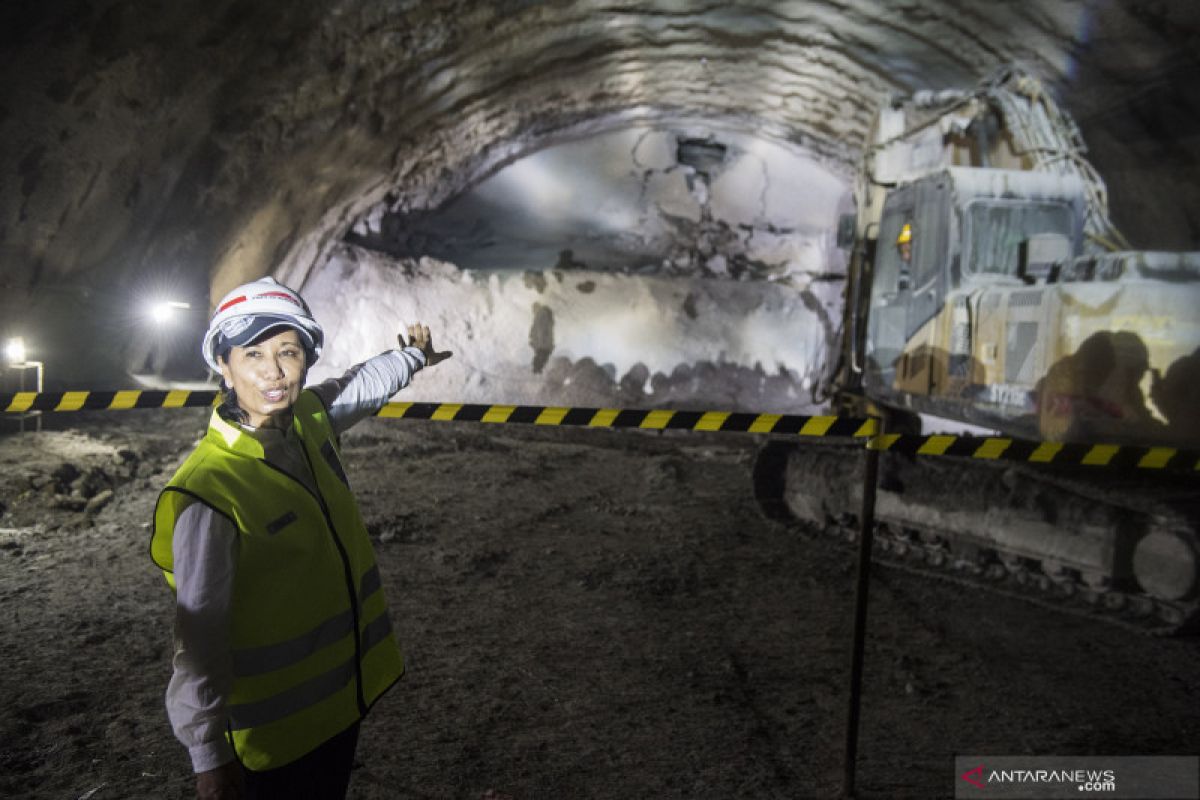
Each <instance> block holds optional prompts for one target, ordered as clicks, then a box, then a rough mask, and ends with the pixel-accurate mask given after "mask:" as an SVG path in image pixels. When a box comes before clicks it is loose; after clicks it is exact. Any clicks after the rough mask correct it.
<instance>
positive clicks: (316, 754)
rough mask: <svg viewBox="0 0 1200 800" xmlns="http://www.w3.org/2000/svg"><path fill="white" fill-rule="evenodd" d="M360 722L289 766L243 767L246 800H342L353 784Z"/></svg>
mask: <svg viewBox="0 0 1200 800" xmlns="http://www.w3.org/2000/svg"><path fill="white" fill-rule="evenodd" d="M358 725H359V723H357V722H356V723H354V724H353V725H351V726H350V727H349V728H347V729H346V730H344V731H342V732H341V733H339V734H338V735H337V736H334V737H333V738H332V739H330V740H329V741H327V742H325V743H324V744H322V745H321V746H320V747H318V748H317V749H316V750H313V751H312V752H311V753H309V754H308V755H306V756H303V757H301V758H298V759H296V760H295V761H293V762H292V763H291V764H287V765H286V766H282V767H279V768H278V769H268V770H264V771H262V772H255V771H253V770H248V769H243V770H242V773H243V774H244V775H245V778H246V800H342V798H344V797H345V796H346V789H347V788H348V787H349V786H350V769H351V767H353V766H354V750H355V748H356V747H357V746H358Z"/></svg>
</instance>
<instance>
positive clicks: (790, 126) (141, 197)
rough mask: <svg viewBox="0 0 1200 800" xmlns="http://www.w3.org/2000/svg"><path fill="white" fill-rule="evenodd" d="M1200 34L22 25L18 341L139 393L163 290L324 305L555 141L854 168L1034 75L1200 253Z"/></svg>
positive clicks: (2, 306) (1188, 23)
mask: <svg viewBox="0 0 1200 800" xmlns="http://www.w3.org/2000/svg"><path fill="white" fill-rule="evenodd" d="M1198 16H1200V12H1198V11H1197V7H1196V4H1194V3H1188V2H1172V3H1162V2H1135V0H1122V1H1120V2H1112V3H1103V4H1096V3H1090V2H1082V0H1080V2H1065V3H1064V2H1046V3H1035V2H1029V3H992V2H983V0H979V1H978V2H968V1H967V0H931V1H929V2H919V3H918V2H888V3H882V4H881V3H877V2H867V0H848V1H847V2H837V3H834V2H823V1H821V0H813V1H812V2H790V3H780V2H766V1H765V0H764V2H747V3H742V4H738V6H737V7H736V8H734V7H731V6H729V5H727V4H718V3H709V4H701V3H677V2H651V3H646V2H638V3H632V2H629V3H616V4H613V3H607V4H596V3H590V2H562V3H558V2H556V3H529V2H520V1H518V0H512V2H493V3H479V2H415V1H410V2H362V1H361V0H354V1H351V0H325V1H323V2H316V1H315V0H309V1H305V0H288V1H287V2H282V1H280V2H273V1H272V0H260V1H259V2H253V3H249V2H231V1H230V0H224V1H222V0H216V1H215V2H214V1H213V0H207V1H206V2H203V3H200V2H195V0H172V2H157V3H146V2H134V1H133V0H78V1H77V2H70V1H69V0H61V1H60V2H54V1H53V0H40V1H35V0H7V2H5V3H3V4H2V5H0V42H2V53H0V59H2V64H3V68H2V70H0V137H2V138H0V140H2V141H3V142H4V147H3V148H0V175H3V176H4V187H5V191H4V192H2V193H0V254H2V259H3V260H2V262H0V263H2V265H3V266H2V267H0V269H2V277H0V281H2V285H3V287H4V289H3V298H2V299H0V314H2V318H3V324H2V327H3V328H4V330H3V331H0V333H8V332H10V331H16V330H20V331H22V332H24V333H25V334H26V335H27V337H28V338H30V339H31V340H34V341H36V342H38V343H39V346H40V347H41V348H42V349H43V350H46V351H49V352H55V353H57V354H58V356H59V357H60V358H63V359H67V358H68V355H67V354H69V353H71V352H77V351H80V350H86V351H87V358H86V362H87V364H86V366H87V369H85V368H84V366H85V365H84V363H83V360H82V359H76V362H72V366H71V367H69V368H64V369H62V370H59V374H60V375H62V374H63V373H64V372H65V373H66V374H68V375H71V376H72V380H74V378H75V377H76V376H79V378H78V381H76V382H77V383H83V382H85V381H84V378H83V377H82V376H84V375H85V374H86V373H88V372H89V370H90V372H91V373H92V374H93V375H107V376H108V383H109V384H112V383H120V382H121V381H120V379H119V378H115V377H113V372H114V370H113V369H112V367H113V366H114V365H113V364H106V363H105V359H106V358H107V355H106V353H107V351H108V350H110V349H113V350H115V349H116V348H108V347H103V346H101V347H97V345H96V342H101V343H104V342H107V341H109V340H110V337H111V340H112V341H117V340H125V339H130V338H134V339H136V338H137V336H138V334H136V333H132V331H134V325H135V322H136V321H135V320H132V319H130V318H128V316H129V313H130V312H129V309H130V307H131V304H133V303H134V298H135V297H136V296H137V293H138V292H148V291H150V290H152V289H155V288H157V287H160V286H170V287H172V289H173V290H174V291H178V290H179V287H183V290H185V291H186V290H191V291H193V292H196V294H197V296H198V295H199V294H200V293H201V292H211V293H215V294H220V293H221V292H223V291H224V290H226V289H227V288H229V287H230V286H232V285H234V284H235V283H237V282H239V281H242V280H245V279H249V278H252V277H256V276H259V275H262V274H266V273H274V274H276V275H278V276H279V277H281V278H282V279H284V280H285V281H290V282H292V283H294V284H299V283H301V282H303V280H304V279H306V278H307V277H308V276H309V274H310V273H311V272H312V270H313V269H314V267H317V268H320V267H321V266H322V265H324V264H325V263H326V259H327V256H328V254H329V253H330V252H331V249H332V248H333V247H334V245H336V244H337V243H338V242H339V241H341V240H342V238H343V237H344V236H345V234H346V233H347V232H348V231H349V230H350V229H351V227H352V226H353V225H354V224H355V222H356V221H357V220H358V219H359V218H360V217H361V216H362V215H363V214H364V213H365V212H366V211H368V210H369V209H371V208H373V207H375V206H377V204H379V203H380V202H381V201H383V200H384V199H385V198H386V199H387V202H388V207H389V208H390V209H393V210H399V211H407V210H415V209H422V208H431V207H434V206H436V205H438V204H439V203H440V202H442V201H444V200H446V199H447V198H450V197H453V196H454V195H455V194H456V193H458V192H460V191H461V190H463V189H464V188H465V187H469V186H471V185H473V184H475V183H476V182H478V181H479V180H480V179H481V178H482V177H484V176H486V175H487V174H489V173H490V172H491V171H494V170H495V169H496V168H498V167H499V166H501V165H503V164H505V163H508V162H511V161H512V160H514V159H517V158H520V157H521V156H523V155H526V154H529V153H532V152H535V151H537V150H539V149H541V148H544V147H546V146H549V145H551V144H554V143H557V142H560V141H565V140H570V139H578V138H582V137H586V136H589V135H591V134H594V133H597V132H601V131H611V130H616V129H621V128H625V127H628V126H630V125H633V124H650V123H656V122H665V123H669V122H670V121H672V120H676V119H683V118H686V119H690V120H696V119H701V120H710V121H712V122H713V123H714V124H720V125H721V126H723V127H725V128H727V129H732V130H736V131H739V132H740V133H741V134H743V135H748V136H760V137H764V138H769V139H771V140H773V141H776V142H781V143H785V144H787V145H788V146H789V147H793V148H799V149H803V150H804V151H806V152H809V153H811V154H812V155H813V156H814V157H815V158H818V159H820V160H823V161H825V162H827V163H830V164H831V165H834V166H835V167H836V165H841V166H842V167H843V168H845V169H848V168H850V167H851V166H852V165H853V163H854V161H855V159H856V157H857V154H858V149H859V146H860V143H861V141H862V138H863V136H864V133H865V129H866V126H867V125H868V123H869V120H870V116H871V113H872V109H873V108H874V106H875V105H876V104H877V103H878V102H880V101H881V100H882V99H883V98H885V97H886V95H887V94H888V93H889V92H893V91H903V92H909V91H912V90H915V89H919V88H924V87H930V88H940V87H943V86H964V85H968V84H971V83H974V82H975V81H976V80H978V79H979V78H980V77H982V76H983V75H985V74H987V73H989V72H991V71H992V70H993V69H994V68H996V67H997V66H999V65H1001V64H1004V63H1007V62H1011V61H1018V62H1021V63H1023V64H1024V65H1025V66H1027V67H1028V68H1031V69H1032V70H1033V71H1035V72H1037V73H1038V74H1040V75H1042V76H1043V77H1044V78H1045V79H1046V81H1047V83H1048V85H1050V86H1051V87H1052V88H1054V89H1055V90H1056V91H1057V92H1058V93H1060V95H1062V96H1063V98H1064V100H1065V101H1066V104H1067V106H1068V107H1069V108H1071V110H1072V111H1073V112H1074V113H1075V115H1076V116H1077V118H1078V119H1079V120H1080V122H1081V125H1082V127H1083V133H1084V135H1085V138H1087V139H1088V140H1089V141H1090V142H1091V143H1092V145H1093V151H1094V152H1093V155H1094V156H1095V161H1096V162H1097V165H1098V166H1099V168H1100V170H1101V172H1102V173H1103V174H1104V175H1105V176H1106V177H1107V178H1108V181H1109V186H1110V190H1111V193H1112V196H1113V199H1112V204H1113V206H1114V216H1115V218H1116V221H1117V222H1118V224H1120V225H1122V226H1123V227H1124V228H1125V230H1126V233H1127V234H1128V235H1129V237H1130V238H1131V239H1132V240H1133V241H1134V243H1135V244H1138V245H1139V246H1151V245H1152V246H1159V247H1164V248H1173V249H1180V248H1197V247H1200V212H1198V211H1197V209H1198V208H1200V197H1198V191H1200V190H1197V188H1195V187H1197V186H1200V180H1197V177H1200V176H1198V175H1197V171H1198V170H1197V162H1196V155H1197V152H1198V150H1200V142H1198V140H1197V137H1196V125H1197V120H1200V103H1198V102H1197V95H1196V92H1197V89H1196V87H1197V85H1200V81H1197V80H1196V78H1197V77H1200V70H1198V69H1197V61H1196V55H1195V54H1196V53H1197V52H1198V51H1200V48H1197V47H1196V44H1197V42H1196V39H1197V30H1198V25H1197V18H1198ZM88 315H91V316H93V317H96V318H97V319H99V320H101V321H102V322H103V323H104V324H103V325H102V326H101V327H99V328H97V327H96V325H95V324H93V323H94V322H95V321H94V320H93V321H90V322H89V321H86V320H87V317H88ZM201 315H202V312H201ZM84 329H86V331H87V333H86V335H85V334H84V333H83V332H82V330H84ZM97 331H99V333H97ZM81 339H85V340H86V341H85V342H82V343H81V341H80V340H81ZM96 350H100V351H102V352H99V353H97V352H96ZM114 358H115V357H114ZM53 377H54V376H53V374H52V375H51V378H52V379H53ZM68 382H70V381H68Z"/></svg>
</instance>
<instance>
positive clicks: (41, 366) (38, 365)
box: [33, 361, 44, 433]
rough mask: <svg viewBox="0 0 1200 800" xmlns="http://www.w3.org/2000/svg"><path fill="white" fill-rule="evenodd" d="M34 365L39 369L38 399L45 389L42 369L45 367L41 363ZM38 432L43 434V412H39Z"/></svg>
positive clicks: (34, 363) (37, 362) (35, 362)
mask: <svg viewBox="0 0 1200 800" xmlns="http://www.w3.org/2000/svg"><path fill="white" fill-rule="evenodd" d="M33 365H34V366H35V367H36V368H37V391H38V397H41V395H42V389H43V387H42V368H43V366H44V365H43V364H42V362H41V361H34V362H33ZM37 432H38V433H41V432H42V412H41V411H38V412H37Z"/></svg>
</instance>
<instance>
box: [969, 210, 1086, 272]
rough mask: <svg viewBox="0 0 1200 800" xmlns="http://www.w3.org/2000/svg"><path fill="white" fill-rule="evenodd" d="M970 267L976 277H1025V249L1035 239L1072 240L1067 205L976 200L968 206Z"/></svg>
mask: <svg viewBox="0 0 1200 800" xmlns="http://www.w3.org/2000/svg"><path fill="white" fill-rule="evenodd" d="M966 217H967V225H966V227H967V230H966V237H967V247H966V259H965V263H966V268H967V270H968V271H969V272H971V273H974V274H976V275H1005V276H1010V277H1013V278H1018V277H1020V274H1021V248H1022V245H1023V244H1024V243H1026V242H1028V241H1029V240H1030V239H1031V238H1033V237H1035V236H1041V235H1043V234H1057V235H1059V236H1064V237H1067V238H1071V235H1072V233H1073V219H1074V217H1073V215H1072V213H1071V207H1070V206H1069V205H1067V204H1066V203H1054V202H1044V201H1040V202H1039V201H1015V200H1000V199H985V200H975V201H973V202H971V203H970V204H968V206H967V215H966Z"/></svg>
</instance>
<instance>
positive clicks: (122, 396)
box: [0, 389, 1200, 472]
mask: <svg viewBox="0 0 1200 800" xmlns="http://www.w3.org/2000/svg"><path fill="white" fill-rule="evenodd" d="M216 398H217V392H215V391H211V390H206V391H187V390H181V389H174V390H170V391H161V390H149V389H145V390H137V389H132V390H124V391H115V392H42V393H40V394H39V393H36V392H17V393H15V394H3V393H0V408H3V409H4V413H11V414H19V413H25V412H29V411H48V412H49V411H109V410H124V409H135V408H204V407H209V406H211V405H212V404H213V403H214V402H215V401H216ZM378 416H380V417H382V418H384V419H423V420H437V421H442V422H482V423H493V424H526V425H551V426H563V425H567V426H577V427H586V428H637V429H641V430H689V431H711V432H718V431H719V432H732V433H770V434H790V435H795V436H805V437H830V438H860V439H861V438H866V439H867V447H869V448H871V449H875V450H883V451H888V452H894V453H907V454H910V455H918V456H957V457H960V458H975V459H983V460H989V461H996V460H1001V461H1019V462H1024V463H1033V464H1055V465H1075V466H1086V467H1109V468H1124V469H1152V470H1172V471H1176V470H1183V471H1191V472H1198V471H1200V452H1197V451H1194V450H1182V449H1179V448H1175V447H1150V446H1133V445H1114V444H1073V443H1064V442H1035V441H1029V440H1025V439H1013V438H1007V437H996V436H988V437H981V436H951V435H946V434H933V435H930V436H915V435H912V434H897V433H889V434H883V435H878V430H877V423H876V421H875V420H874V419H869V418H868V419H861V418H850V417H834V416H821V415H815V416H805V415H801V414H753V413H743V412H736V411H671V410H666V409H631V408H579V407H575V408H560V407H556V406H523V405H482V404H476V403H388V404H387V405H385V406H384V407H383V408H381V409H380V410H379V412H378Z"/></svg>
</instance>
